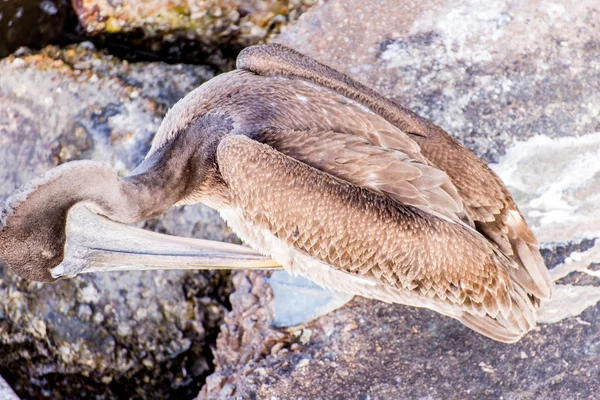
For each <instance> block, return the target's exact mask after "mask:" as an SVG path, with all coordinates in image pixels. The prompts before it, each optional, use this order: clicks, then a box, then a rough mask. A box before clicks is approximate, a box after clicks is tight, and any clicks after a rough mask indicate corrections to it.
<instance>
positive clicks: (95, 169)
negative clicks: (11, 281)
mask: <svg viewBox="0 0 600 400" xmlns="http://www.w3.org/2000/svg"><path fill="white" fill-rule="evenodd" d="M190 98H191V99H192V100H193V99H194V97H193V96H191V97H190ZM184 104H185V107H182V105H183V103H182V104H180V105H179V107H174V109H173V110H171V112H170V113H169V114H168V115H167V117H166V118H165V119H164V121H163V123H162V125H161V128H160V129H159V132H158V134H157V139H159V140H157V141H155V143H154V146H153V148H152V149H151V151H150V153H149V154H148V155H147V156H146V158H145V159H144V161H143V162H142V163H141V164H140V165H139V166H138V167H137V168H136V169H135V170H134V171H133V172H132V173H131V174H130V175H128V176H125V177H120V176H119V175H118V174H117V172H116V171H115V170H114V169H112V168H111V167H110V166H108V165H105V164H102V163H98V162H93V161H74V162H70V163H66V164H63V165H60V166H58V167H57V168H54V169H52V170H50V171H48V172H47V173H46V174H44V175H43V176H41V177H40V178H38V179H35V180H33V181H32V182H30V183H29V184H27V185H26V186H24V187H22V188H21V189H20V190H19V191H18V192H17V193H15V194H14V195H13V196H11V197H9V199H8V200H7V202H6V204H5V206H4V208H3V209H2V211H1V214H0V260H2V261H4V263H6V265H7V266H8V267H9V268H10V269H11V270H12V271H13V272H14V273H15V274H17V275H19V276H21V277H23V278H26V279H30V280H35V281H43V282H51V281H54V280H56V279H57V278H60V277H70V276H74V275H76V274H78V273H82V272H90V271H97V270H115V269H119V270H124V269H148V268H158V267H160V266H163V267H165V268H168V267H169V266H170V265H172V266H173V267H174V268H186V267H188V268H199V267H204V268H210V267H215V268H216V267H223V268H233V267H235V266H236V265H238V264H239V265H240V266H245V267H247V266H248V265H254V266H255V267H258V268H260V267H263V266H276V265H277V264H276V263H275V262H273V261H270V262H269V261H267V260H268V259H266V258H265V257H261V256H259V255H258V253H256V252H253V251H251V250H250V249H247V248H245V247H242V246H236V245H230V244H225V243H217V242H210V241H198V240H196V241H194V240H189V239H183V238H176V237H172V236H167V235H158V234H152V233H150V232H145V231H143V230H141V229H136V228H132V227H123V226H119V225H118V224H114V223H111V222H110V221H108V220H106V218H108V219H109V220H111V221H115V222H119V223H121V224H131V223H135V222H140V221H143V220H146V219H149V218H153V217H155V216H158V215H160V214H162V213H163V212H164V211H166V210H167V209H168V208H170V207H171V206H173V205H174V204H176V203H185V202H186V201H185V199H186V198H193V199H195V201H198V200H199V199H202V197H203V196H206V195H211V198H212V199H213V201H218V200H219V193H218V192H217V191H215V190H211V189H212V188H211V180H213V179H215V176H214V172H215V165H214V164H215V162H214V154H212V155H211V152H210V150H211V149H212V148H214V147H215V141H217V140H218V139H219V137H221V136H222V135H224V134H226V133H227V132H228V131H229V130H230V129H231V123H230V122H229V121H227V119H226V118H215V117H214V115H211V114H203V115H198V114H196V113H194V112H192V111H191V110H195V109H196V108H195V107H194V106H195V104H194V103H193V102H190V101H187V100H186V102H184ZM184 111H185V112H184ZM182 112H184V114H185V115H184V116H183V117H182V115H181V113H182ZM199 112H201V111H199ZM182 118H184V119H185V121H184V122H182ZM213 153H214V151H213ZM80 203H81V204H83V205H85V206H86V207H87V208H88V209H90V210H92V211H93V212H94V213H95V214H97V215H95V214H93V213H91V212H89V211H88V212H86V211H84V210H81V209H79V211H77V212H76V215H75V216H73V217H70V216H69V212H70V210H72V209H73V208H74V207H75V206H76V205H78V204H80ZM75 208H77V207H75ZM101 216H104V217H106V218H102V217H101ZM71 219H72V220H73V222H71ZM68 222H69V223H68ZM109 232H110V233H109ZM67 239H69V240H67ZM167 243H168V245H165V244H167ZM157 249H160V250H157ZM67 255H68V257H66V256H67ZM59 265H60V267H59Z"/></svg>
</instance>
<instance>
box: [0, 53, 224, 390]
mask: <svg viewBox="0 0 600 400" xmlns="http://www.w3.org/2000/svg"><path fill="white" fill-rule="evenodd" d="M212 76H213V73H212V71H211V70H210V69H207V68H205V67H201V66H198V67H192V66H182V65H166V64H162V63H152V64H148V63H142V64H129V63H127V62H122V61H120V60H118V59H116V58H114V57H110V56H107V55H104V54H102V53H99V52H97V51H95V50H94V48H93V46H91V45H89V44H82V45H79V46H75V47H69V48H65V49H58V48H55V47H48V48H46V49H44V50H42V51H41V52H39V53H33V54H29V53H27V52H21V53H20V55H19V56H10V57H7V58H5V59H3V60H2V61H0V201H3V200H4V199H5V198H6V197H7V196H8V195H9V194H10V193H11V192H12V191H14V190H15V189H16V188H17V187H18V186H19V185H21V184H23V183H25V182H27V181H29V180H30V179H32V178H34V177H35V176H37V175H39V174H40V173H42V172H44V171H46V170H48V169H49V168H51V167H54V166H56V165H58V164H60V163H63V162H67V161H71V160H75V159H83V158H85V159H94V160H99V161H105V162H107V163H110V164H112V165H115V166H116V167H117V168H118V169H119V170H120V171H122V172H124V173H125V172H127V171H129V170H131V169H132V168H133V167H135V165H136V164H137V163H139V162H140V161H141V160H142V158H143V156H144V155H145V153H146V151H147V150H148V149H149V147H150V141H151V139H152V135H153V134H154V132H155V131H156V129H157V127H158V125H159V123H160V121H161V118H162V116H163V114H164V113H165V112H166V110H167V108H168V107H169V106H171V105H172V104H173V103H174V102H175V101H176V100H178V99H179V98H180V97H182V96H183V95H185V94H186V93H187V92H188V91H190V90H192V89H193V88H195V87H196V86H198V85H199V84H201V83H202V82H204V81H205V80H207V79H209V78H211V77H212ZM207 226H210V227H211V228H210V230H207V231H206V232H205V230H204V229H205V227H207ZM147 227H149V228H154V229H158V230H161V231H163V232H167V233H171V234H176V235H181V236H204V237H209V238H211V239H219V240H227V239H228V238H230V237H231V232H230V231H229V230H228V229H226V228H225V226H224V225H223V223H221V222H220V219H219V217H218V215H216V213H214V212H212V211H211V210H209V209H207V208H205V207H185V208H179V209H173V210H171V211H169V212H168V213H167V214H166V215H165V216H163V217H161V218H160V219H156V220H152V221H149V222H148V223H147ZM227 295H228V275H227V274H221V273H218V272H206V273H202V272H198V273H196V272H169V273H167V272H145V273H144V272H137V273H131V274H110V275H109V274H106V275H103V274H98V275H89V276H81V277H77V278H75V279H72V280H67V281H60V282H57V283H54V284H39V283H33V282H26V281H23V280H21V279H19V278H17V277H15V276H14V275H13V274H12V273H11V272H10V271H8V270H7V269H6V268H4V267H3V266H0V299H1V301H0V373H1V374H2V375H3V376H4V377H5V378H6V380H7V381H8V382H9V383H10V384H11V385H12V386H13V388H14V389H15V391H16V392H17V393H19V394H20V395H21V396H22V397H25V398H82V397H84V396H95V397H96V398H114V397H118V396H120V397H125V398H130V397H138V398H157V397H158V398H166V397H169V396H173V397H178V396H184V397H185V396H187V397H190V396H193V395H195V394H196V393H197V391H198V390H199V387H200V385H201V384H202V383H203V381H204V376H205V375H206V374H207V371H208V370H209V365H211V356H210V347H209V346H210V344H211V343H214V340H215V339H214V337H215V336H216V333H217V331H218V327H219V325H220V323H221V320H222V318H223V316H224V313H225V312H226V309H225V306H224V304H226V303H227Z"/></svg>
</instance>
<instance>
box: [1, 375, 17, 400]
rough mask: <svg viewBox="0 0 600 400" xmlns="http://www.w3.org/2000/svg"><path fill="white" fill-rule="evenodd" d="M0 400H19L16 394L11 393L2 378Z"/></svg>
mask: <svg viewBox="0 0 600 400" xmlns="http://www.w3.org/2000/svg"><path fill="white" fill-rule="evenodd" d="M0 400H19V398H18V397H17V394H16V393H15V392H13V390H12V389H11V388H10V386H8V383H6V381H5V380H4V378H2V376H0Z"/></svg>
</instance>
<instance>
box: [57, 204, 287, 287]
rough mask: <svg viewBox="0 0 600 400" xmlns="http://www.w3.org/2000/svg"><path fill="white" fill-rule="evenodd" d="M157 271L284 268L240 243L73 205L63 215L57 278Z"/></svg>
mask: <svg viewBox="0 0 600 400" xmlns="http://www.w3.org/2000/svg"><path fill="white" fill-rule="evenodd" d="M157 269H271V270H277V269H283V268H282V267H281V266H280V265H279V264H278V263H277V262H276V261H274V260H272V259H270V258H268V257H265V256H262V255H260V254H259V253H257V252H255V251H254V250H252V249H250V248H247V247H244V246H240V245H236V244H231V243H222V242H216V241H211V240H201V239H191V238H182V237H177V236H171V235H165V234H160V233H156V232H151V231H146V230H143V229H140V228H135V227H131V226H128V225H124V224H120V223H118V222H114V221H111V220H109V219H108V218H105V217H102V216H100V215H97V214H94V213H93V212H91V211H90V210H89V209H87V208H86V207H85V206H83V205H77V206H75V207H73V208H72V209H71V211H70V212H69V215H68V218H67V227H66V243H65V252H64V258H63V261H62V262H61V263H60V264H59V265H57V266H56V267H54V268H53V269H51V270H50V273H51V275H52V277H53V278H55V279H59V278H67V277H73V276H76V275H79V274H83V273H89V272H108V271H131V270H157Z"/></svg>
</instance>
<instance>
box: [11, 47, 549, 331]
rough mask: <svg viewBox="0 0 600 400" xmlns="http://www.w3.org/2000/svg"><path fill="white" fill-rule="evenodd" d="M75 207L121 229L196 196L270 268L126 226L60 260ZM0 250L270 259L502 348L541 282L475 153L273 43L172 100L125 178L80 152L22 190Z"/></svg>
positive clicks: (65, 267) (196, 260)
mask: <svg viewBox="0 0 600 400" xmlns="http://www.w3.org/2000/svg"><path fill="white" fill-rule="evenodd" d="M82 202H83V203H85V204H86V205H88V206H89V207H91V208H92V209H93V210H95V212H96V213H98V214H101V215H103V216H106V217H108V218H109V219H111V220H113V221H117V222H121V223H132V222H136V221H141V220H144V219H147V218H150V217H154V216H157V215H159V214H161V213H163V212H164V211H165V210H167V209H168V208H169V207H171V206H173V205H176V204H190V203H196V202H202V203H204V204H206V205H208V206H210V207H212V208H214V209H216V210H218V211H219V212H220V214H221V216H222V217H223V218H224V219H225V220H226V221H227V223H228V224H229V225H230V226H231V228H232V229H233V230H234V232H235V233H236V234H238V235H239V237H240V238H241V239H242V240H243V241H244V242H245V243H246V244H248V245H250V246H251V247H252V248H254V249H256V250H257V251H259V252H260V253H262V254H263V255H268V256H270V257H272V259H273V260H275V261H276V263H275V262H274V261H271V260H270V259H268V258H265V257H261V256H260V255H258V254H256V253H253V252H252V251H251V250H250V249H246V248H243V247H240V246H233V245H225V244H220V245H218V244H214V243H209V242H192V241H186V240H185V239H181V240H179V241H178V239H175V238H172V239H169V240H170V241H171V242H167V243H166V244H165V242H161V240H162V239H160V237H158V236H156V237H155V236H152V235H153V234H150V233H144V234H139V232H138V233H137V234H135V235H134V234H132V236H131V237H130V238H129V239H128V240H130V241H132V242H133V243H134V244H132V245H129V247H127V245H126V244H124V243H122V242H123V240H118V241H116V242H119V243H113V244H112V245H111V246H113V247H111V248H110V249H109V250H106V251H104V252H102V251H100V253H101V254H100V255H98V254H99V253H98V249H97V248H92V249H91V250H92V251H91V253H86V255H84V256H81V257H79V259H78V260H79V262H74V263H73V262H71V263H70V264H69V263H64V262H63V264H61V261H63V258H64V257H65V251H68V249H67V250H65V247H69V245H68V243H67V245H65V238H66V236H69V235H71V233H69V232H66V228H65V225H66V220H67V214H68V212H69V210H70V209H71V208H72V207H73V206H74V205H76V204H77V203H82ZM102 230H103V229H101V228H94V229H93V230H92V231H93V232H89V229H88V232H87V234H88V235H89V234H90V233H98V231H102ZM72 234H73V235H75V234H76V233H72ZM105 239H106V240H107V241H110V238H105ZM113 242H115V240H113ZM198 243H200V244H198ZM188 245H189V246H188ZM141 246H147V247H148V251H145V250H144V251H138V250H139V249H140V247H141ZM88 247H90V246H88ZM193 247H195V248H196V249H199V248H206V249H209V250H208V252H207V253H201V252H200V253H198V252H196V253H194V252H193V251H192V250H190V248H193ZM136 249H137V250H136ZM88 250H90V249H89V248H88ZM75 253H77V251H75ZM75 258H77V257H75ZM0 259H2V260H4V262H5V263H6V264H7V265H8V266H9V267H10V269H12V270H13V271H14V272H15V273H16V274H18V275H20V276H22V277H25V278H28V279H33V280H40V281H52V280H54V279H55V278H56V277H61V276H69V275H74V274H76V273H79V272H85V271H86V270H89V268H90V267H89V266H88V264H90V263H91V264H93V262H99V263H100V264H102V263H104V264H106V265H113V266H114V265H116V264H120V263H127V264H143V265H147V266H148V265H150V266H154V267H156V266H157V265H164V266H167V267H177V266H182V267H199V266H204V267H211V266H225V267H236V266H237V267H243V266H246V267H259V268H264V267H275V266H276V265H277V263H278V264H280V265H282V266H283V267H284V268H285V269H286V270H288V271H291V272H292V273H294V274H299V275H302V276H306V277H308V278H310V279H311V280H312V281H314V282H316V283H317V284H319V285H321V286H323V287H326V288H331V289H333V290H336V291H340V292H347V293H352V294H358V295H361V296H364V297H368V298H373V299H378V300H381V301H386V302H393V303H401V304H405V305H410V306H417V307H426V308H429V309H432V310H435V311H437V312H439V313H442V314H444V315H447V316H450V317H453V318H456V319H458V320H460V321H461V322H463V323H464V324H465V325H467V326H469V327H470V328H472V329H474V330H476V331H477V332H479V333H481V334H483V335H486V336H488V337H490V338H492V339H495V340H498V341H502V342H514V341H516V340H518V339H519V338H520V337H521V336H522V335H523V334H525V333H526V332H527V331H529V330H531V329H532V328H533V327H534V325H535V319H536V313H535V307H536V306H537V305H538V303H539V300H540V299H547V298H549V296H550V294H551V287H552V283H551V281H550V279H549V275H548V272H547V270H546V267H545V265H544V262H543V259H542V258H541V256H540V254H539V251H538V243H537V241H536V239H535V236H534V235H533V233H532V232H531V230H530V229H529V228H528V226H527V224H526V223H525V221H524V219H523V217H522V215H521V213H520V212H519V210H518V209H517V206H516V205H515V203H514V201H513V199H512V198H511V196H510V194H509V193H508V191H507V189H506V188H505V187H504V185H503V184H502V182H501V181H500V179H499V178H498V177H497V176H496V175H495V174H494V173H493V172H492V171H491V170H490V169H489V168H488V167H487V166H486V165H485V164H484V163H483V162H482V161H481V160H479V159H478V158H477V157H476V156H475V155H473V154H472V153H471V152H469V151H468V150H467V149H466V148H465V147H464V146H462V145H461V144H460V143H459V142H457V141H456V140H454V139H453V138H452V137H451V136H449V135H448V134H447V133H446V132H445V131H444V130H442V129H441V128H439V127H437V126H436V125H434V124H432V123H431V122H429V121H427V120H426V119H424V118H422V117H419V116H418V115H416V114H415V113H413V112H411V111H409V110H407V109H406V108H404V107H402V106H401V105H399V104H397V103H396V102H394V101H392V100H389V99H387V98H385V97H383V96H381V95H380V94H378V93H377V92H375V91H373V90H371V89H369V88H367V87H365V86H363V85H361V84H359V83H358V82H356V81H354V80H352V79H350V78H349V77H347V76H345V75H343V74H341V73H339V72H337V71H335V70H333V69H331V68H329V67H327V66H325V65H323V64H320V63H318V62H317V61H315V60H313V59H310V58H308V57H306V56H304V55H302V54H300V53H298V52H296V51H294V50H291V49H288V48H286V47H284V46H281V45H276V44H271V45H263V46H255V47H250V48H247V49H245V50H244V51H243V52H242V53H241V54H240V56H239V58H238V60H237V69H236V70H234V71H232V72H229V73H226V74H222V75H220V76H218V77H216V78H214V79H212V80H211V81H209V82H207V83H205V84H204V85H202V86H200V87H199V88H197V89H195V90H194V91H192V92H191V93H189V94H188V95H187V96H186V97H185V98H183V99H182V100H181V101H179V102H178V103H177V104H176V105H175V106H174V107H173V108H172V109H171V110H170V111H169V112H168V114H167V115H166V117H165V119H164V121H163V122H162V125H161V127H160V128H159V130H158V132H157V134H156V137H155V139H154V142H153V145H152V148H151V150H150V152H149V153H148V155H147V156H146V158H145V160H144V161H143V162H142V163H141V164H140V165H139V166H138V167H137V168H136V169H135V170H134V171H133V172H132V173H131V174H130V175H128V176H126V177H119V176H118V175H117V173H116V172H114V171H113V170H112V169H111V168H110V167H107V166H105V165H101V164H98V163H94V162H89V161H80V162H73V163H68V164H65V165H62V166H59V167H57V168H55V169H54V170H52V171H50V172H48V173H47V174H46V175H44V176H43V177H42V178H40V179H38V180H36V181H34V182H32V183H31V184H29V185H28V186H27V187H25V188H23V189H21V191H20V192H19V193H17V194H16V195H14V196H13V197H12V198H10V199H9V200H8V202H7V205H6V207H5V209H4V211H3V212H2V216H1V219H0ZM156 260H158V261H156ZM59 264H60V265H59ZM57 266H58V267H57Z"/></svg>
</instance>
